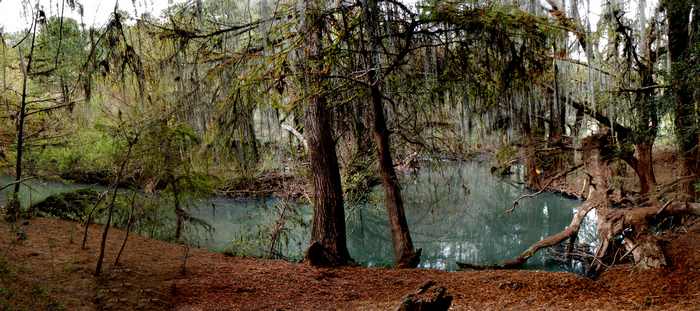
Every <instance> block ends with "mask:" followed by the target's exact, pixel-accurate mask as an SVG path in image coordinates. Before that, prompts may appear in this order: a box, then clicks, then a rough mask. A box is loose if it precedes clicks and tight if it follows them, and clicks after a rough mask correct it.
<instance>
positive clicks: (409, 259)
mask: <svg viewBox="0 0 700 311" xmlns="http://www.w3.org/2000/svg"><path fill="white" fill-rule="evenodd" d="M366 1H367V2H366V4H365V19H366V23H367V28H368V32H369V34H370V38H371V53H370V55H369V59H370V61H369V65H370V68H369V80H370V93H371V97H372V112H373V117H374V118H373V120H372V121H373V122H372V124H373V129H372V130H373V134H374V135H373V136H374V142H375V145H376V146H377V156H378V157H379V171H380V173H381V175H382V183H383V184H384V205H385V207H386V209H387V214H388V215H389V222H390V225H391V238H392V241H393V244H394V261H395V263H396V266H397V267H401V268H414V267H416V266H418V263H419V261H420V251H418V252H416V251H415V250H414V248H413V241H412V240H411V234H410V232H409V230H408V222H407V221H406V214H405V211H404V206H403V199H402V197H401V189H400V186H399V182H398V178H397V177H396V171H395V170H394V163H393V160H392V158H391V145H390V140H389V139H390V138H389V130H388V129H387V126H386V118H385V116H384V105H383V104H382V93H381V90H380V83H381V73H380V71H379V68H380V66H381V62H380V59H379V57H380V56H379V48H380V42H379V40H380V39H379V36H378V34H377V29H376V28H377V24H378V21H377V19H378V10H379V7H378V5H377V1H376V0H366Z"/></svg>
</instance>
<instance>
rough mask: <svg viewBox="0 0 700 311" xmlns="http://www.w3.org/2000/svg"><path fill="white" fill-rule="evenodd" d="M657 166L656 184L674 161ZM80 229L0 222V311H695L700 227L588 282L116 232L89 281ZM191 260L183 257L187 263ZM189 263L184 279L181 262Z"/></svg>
mask: <svg viewBox="0 0 700 311" xmlns="http://www.w3.org/2000/svg"><path fill="white" fill-rule="evenodd" d="M669 156H670V157H672V154H671V155H668V154H665V155H664V154H661V155H659V156H657V161H655V162H656V163H658V164H657V167H656V170H657V177H658V179H659V183H664V182H666V181H669V180H672V179H673V176H674V173H673V169H674V165H673V163H674V162H675V161H674V159H672V158H666V157H669ZM82 230H83V229H82V227H81V226H80V225H79V224H77V223H74V222H68V221H62V220H56V219H45V218H36V219H32V220H29V221H28V222H26V223H23V224H19V227H13V226H11V225H9V224H7V223H4V222H0V310H182V311H189V310H192V311H195V310H394V309H395V308H396V306H398V304H399V303H400V302H401V300H402V297H404V296H405V295H407V294H409V293H412V292H414V291H415V290H416V288H417V287H418V286H419V285H421V284H422V283H424V282H425V281H428V280H433V281H436V282H437V283H438V284H439V285H441V286H444V287H446V288H447V289H448V292H449V293H450V294H451V295H452V296H454V302H453V304H452V310H504V309H507V310H524V309H527V310H532V309H535V310H647V309H648V310H700V220H698V219H695V220H690V221H689V223H688V224H687V225H685V226H682V227H680V228H678V229H677V230H676V231H675V232H670V233H666V234H665V235H664V236H663V241H664V243H663V244H662V245H663V247H664V252H665V253H666V255H667V257H668V259H669V261H670V266H669V267H668V268H665V269H661V270H652V271H638V270H637V269H635V268H634V267H633V266H630V265H626V266H616V267H614V268H612V269H610V270H608V271H606V272H605V273H603V274H602V275H601V276H600V277H599V278H598V279H596V280H592V279H587V278H583V277H580V276H577V275H574V274H570V273H561V272H558V273H555V272H537V271H473V272H469V271H464V272H443V271H436V270H423V269H413V270H393V269H383V268H363V267H346V268H338V269H317V268H312V267H310V266H308V265H305V264H298V263H289V262H284V261H278V260H261V259H252V258H235V257H227V256H225V255H223V254H219V253H212V252H209V251H206V250H202V249H189V250H187V249H185V248H184V247H183V246H182V245H177V244H171V243H166V242H162V241H156V240H151V239H147V238H144V237H140V236H135V235H131V236H130V237H129V242H128V244H127V246H126V250H125V251H124V254H123V255H122V258H121V260H120V263H121V264H120V265H119V266H114V258H115V256H116V252H117V251H118V249H119V246H120V245H121V242H122V240H123V238H124V232H123V231H121V230H114V229H113V230H111V231H110V235H109V240H108V243H107V256H106V259H105V264H106V265H105V270H104V272H103V274H102V275H101V276H100V277H95V276H94V275H93V273H94V269H95V264H96V261H97V254H98V251H99V241H100V240H99V239H100V234H101V226H97V225H94V226H91V227H90V234H89V238H88V243H87V249H81V247H80V242H81V240H82ZM185 254H187V255H186V256H185ZM185 259H186V268H187V269H186V270H185V271H184V272H183V269H182V268H183V262H185Z"/></svg>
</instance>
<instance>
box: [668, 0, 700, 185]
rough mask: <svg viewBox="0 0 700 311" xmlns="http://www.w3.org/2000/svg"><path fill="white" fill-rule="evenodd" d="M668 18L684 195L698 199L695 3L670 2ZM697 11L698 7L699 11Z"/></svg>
mask: <svg viewBox="0 0 700 311" xmlns="http://www.w3.org/2000/svg"><path fill="white" fill-rule="evenodd" d="M665 5H666V11H667V16H668V41H669V42H668V46H669V48H668V52H669V57H670V60H671V91H672V93H673V95H674V98H675V114H676V121H675V125H676V140H677V143H678V152H679V155H680V160H681V167H680V172H679V175H680V176H679V177H680V178H682V180H681V182H680V187H681V192H682V193H684V194H686V195H687V196H688V197H689V198H691V199H694V198H695V197H696V191H695V189H694V183H695V182H696V181H697V177H698V167H697V166H698V165H697V162H698V150H697V146H698V131H697V128H696V126H697V124H696V111H695V105H694V102H693V86H691V84H690V82H691V81H692V79H689V77H690V76H692V75H690V76H689V75H688V74H690V73H689V72H688V67H690V65H691V64H690V62H689V60H690V58H691V57H690V56H691V55H690V54H691V52H690V47H691V44H690V43H691V42H690V41H691V40H690V39H691V38H690V37H689V33H688V23H689V21H690V12H691V8H692V6H691V1H688V0H674V1H666V3H665ZM695 10H697V8H696V9H695Z"/></svg>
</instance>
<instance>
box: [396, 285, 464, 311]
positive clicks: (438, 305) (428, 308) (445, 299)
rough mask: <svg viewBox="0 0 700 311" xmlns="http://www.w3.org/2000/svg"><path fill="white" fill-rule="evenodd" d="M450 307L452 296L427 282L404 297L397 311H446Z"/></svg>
mask: <svg viewBox="0 0 700 311" xmlns="http://www.w3.org/2000/svg"><path fill="white" fill-rule="evenodd" d="M450 305H452V296H450V295H449V294H448V293H447V289H446V288H444V287H442V286H437V284H436V283H435V282H434V281H427V282H425V283H423V285H421V286H420V287H419V288H418V290H417V291H416V292H415V293H413V294H408V295H406V297H404V299H403V301H402V302H401V305H399V307H398V308H397V309H396V310H397V311H447V310H449V309H450Z"/></svg>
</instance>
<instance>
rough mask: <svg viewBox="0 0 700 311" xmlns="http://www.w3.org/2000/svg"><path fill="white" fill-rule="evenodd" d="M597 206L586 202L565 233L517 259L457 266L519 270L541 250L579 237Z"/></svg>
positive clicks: (533, 247) (533, 246)
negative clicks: (582, 224)
mask: <svg viewBox="0 0 700 311" xmlns="http://www.w3.org/2000/svg"><path fill="white" fill-rule="evenodd" d="M596 206H597V205H596V204H595V202H586V203H585V204H583V205H582V206H581V207H580V208H579V210H578V212H576V214H575V215H574V217H573V219H572V220H571V224H569V226H568V227H566V229H564V230H563V231H561V232H559V233H557V234H554V235H550V236H548V237H546V238H544V239H542V240H540V241H539V242H537V243H535V244H533V245H532V246H530V247H529V248H528V249H526V250H525V251H524V252H522V253H521V254H520V256H518V257H516V258H515V259H512V260H508V261H505V262H503V263H502V264H499V265H490V266H478V265H472V264H467V263H459V262H458V263H457V265H458V266H459V267H460V268H462V269H474V270H482V269H517V268H520V267H522V266H523V265H524V264H525V263H526V262H527V260H528V259H530V258H531V257H532V256H534V255H535V254H536V253H537V252H538V251H540V250H541V249H543V248H547V247H552V246H555V245H557V244H559V243H561V242H563V241H565V240H566V239H568V238H571V237H572V236H575V235H577V234H578V231H579V229H580V228H581V223H582V222H583V219H584V218H586V215H587V214H588V212H590V211H591V210H592V209H594V208H595V207H596Z"/></svg>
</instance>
